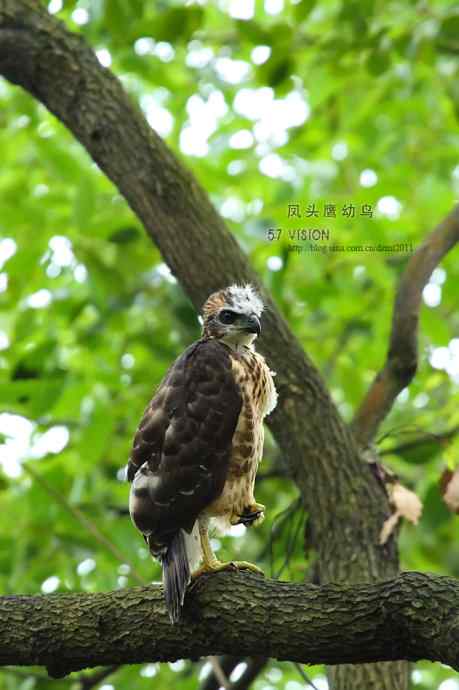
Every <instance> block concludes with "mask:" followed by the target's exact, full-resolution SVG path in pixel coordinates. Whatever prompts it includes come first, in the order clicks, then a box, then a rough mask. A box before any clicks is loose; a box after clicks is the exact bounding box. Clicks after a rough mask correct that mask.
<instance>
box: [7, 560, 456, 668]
mask: <svg viewBox="0 0 459 690" xmlns="http://www.w3.org/2000/svg"><path fill="white" fill-rule="evenodd" d="M458 610H459V582H458V581H457V580H455V579H453V578H449V577H440V576H436V575H425V574H421V573H404V574H402V575H399V576H398V577H397V578H394V579H392V580H389V581H385V582H380V583H377V584H361V585H353V586H346V585H325V586H323V587H315V586H313V585H298V584H290V583H286V582H275V581H273V580H265V579H262V578H261V577H259V576H256V575H253V574H247V573H231V572H223V573H219V574H218V575H212V576H208V577H201V578H199V580H197V582H196V583H195V585H194V586H193V587H192V589H191V591H190V592H189V593H188V595H187V599H186V602H185V610H184V614H185V615H184V620H183V622H182V623H181V624H179V625H171V624H170V623H169V619H168V616H167V613H166V610H165V607H164V602H163V591H162V587H160V586H157V585H153V586H151V587H143V588H142V587H136V588H133V589H128V590H119V591H115V592H110V593H106V594H100V593H99V594H81V593H80V594H56V595H48V596H9V597H1V598H0V616H1V620H2V625H1V627H0V664H12V663H14V664H16V665H25V664H27V665H32V664H33V665H44V666H46V667H47V668H48V672H49V673H50V675H52V676H54V677H61V676H63V675H66V674H67V673H70V672H71V671H76V670H78V669H81V668H85V667H88V666H99V665H101V664H102V665H113V664H120V663H123V664H126V663H128V664H135V663H144V662H151V661H173V660H175V659H178V658H182V657H185V658H191V659H195V658H197V657H200V656H203V655H206V656H207V655H216V654H222V653H225V652H228V651H231V652H232V653H236V654H239V655H241V656H248V655H250V656H264V657H274V658H277V659H283V660H286V659H288V660H292V661H298V662H301V663H309V664H319V663H326V664H341V663H365V662H373V661H378V660H379V661H386V660H396V659H408V660H412V661H414V660H417V659H430V660H435V661H441V662H443V663H446V664H449V665H451V666H452V667H453V668H456V669H459V645H458V640H459V618H458V615H457V612H458Z"/></svg>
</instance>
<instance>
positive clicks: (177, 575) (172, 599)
mask: <svg viewBox="0 0 459 690" xmlns="http://www.w3.org/2000/svg"><path fill="white" fill-rule="evenodd" d="M161 563H162V566H163V584H164V595H165V599H166V607H167V611H168V613H169V618H170V619H171V623H178V621H179V620H180V615H181V613H182V607H183V600H184V599H185V592H186V588H187V586H188V584H189V582H190V580H191V572H190V562H189V559H188V553H187V548H186V541H185V533H184V531H183V530H182V529H179V531H178V532H177V533H176V534H175V535H174V538H173V539H172V541H171V543H170V544H169V547H168V549H167V551H166V553H165V554H164V555H163V556H162V557H161Z"/></svg>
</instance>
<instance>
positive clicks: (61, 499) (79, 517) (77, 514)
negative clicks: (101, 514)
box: [22, 463, 147, 585]
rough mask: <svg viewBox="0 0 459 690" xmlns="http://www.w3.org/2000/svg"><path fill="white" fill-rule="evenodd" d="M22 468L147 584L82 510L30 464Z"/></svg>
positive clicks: (141, 583)
mask: <svg viewBox="0 0 459 690" xmlns="http://www.w3.org/2000/svg"><path fill="white" fill-rule="evenodd" d="M22 468H23V469H24V471H25V472H26V473H27V474H28V475H29V476H30V477H32V479H34V481H36V482H37V483H38V484H40V486H42V487H43V489H44V490H45V491H46V493H48V494H49V495H50V496H52V497H53V499H54V500H55V501H56V503H59V505H60V506H62V507H63V508H64V509H65V510H66V511H67V512H68V513H70V514H71V515H73V517H74V518H75V520H77V521H78V522H79V523H80V525H82V526H83V527H84V528H85V529H87V530H88V532H90V533H91V534H92V535H93V537H94V538H95V539H96V541H98V542H99V544H101V545H102V546H104V547H105V548H106V549H107V550H108V551H110V553H111V554H112V556H114V557H115V558H116V559H117V560H118V561H120V563H126V564H127V565H128V566H129V568H130V575H131V576H132V577H133V579H134V580H136V582H138V583H139V584H140V585H145V584H147V583H146V582H145V580H144V579H143V577H142V576H141V575H140V574H139V573H138V572H137V570H136V569H135V566H134V565H133V564H132V563H131V562H130V561H129V559H128V558H126V556H125V555H124V554H123V553H122V552H121V551H120V550H119V548H118V547H117V546H116V545H115V544H113V542H111V541H110V540H109V539H108V538H107V537H106V536H105V535H104V534H103V533H102V532H101V531H100V529H99V528H98V527H97V526H96V525H95V524H94V523H93V522H92V521H91V520H89V518H87V517H86V515H84V513H82V512H81V510H80V509H79V508H77V507H75V506H72V505H70V503H68V501H67V500H66V499H65V498H64V497H63V496H62V494H60V493H59V492H58V491H56V489H55V488H54V487H53V486H51V484H49V483H48V482H47V481H46V479H44V478H43V477H42V476H41V475H40V474H39V473H38V472H35V470H33V469H32V467H31V466H30V464H27V463H23V464H22Z"/></svg>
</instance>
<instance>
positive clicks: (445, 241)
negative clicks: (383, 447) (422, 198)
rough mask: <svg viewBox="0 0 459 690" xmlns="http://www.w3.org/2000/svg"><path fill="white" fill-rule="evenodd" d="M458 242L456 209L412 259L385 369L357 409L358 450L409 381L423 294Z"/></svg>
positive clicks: (415, 359) (414, 365)
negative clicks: (436, 269) (431, 277)
mask: <svg viewBox="0 0 459 690" xmlns="http://www.w3.org/2000/svg"><path fill="white" fill-rule="evenodd" d="M457 242H459V205H458V206H456V207H455V208H454V209H453V210H452V211H451V213H450V214H449V215H448V216H447V217H446V218H445V219H444V220H443V221H442V222H441V223H440V224H439V225H437V227H436V228H435V230H433V232H432V233H431V234H430V235H429V236H428V237H427V239H426V240H425V241H424V242H423V243H422V244H421V246H420V247H419V248H418V249H417V250H416V251H415V252H414V254H413V255H412V256H411V258H410V260H409V261H408V264H407V266H406V269H405V271H404V273H403V275H402V278H401V280H400V285H399V287H398V290H397V294H396V297H395V303H394V311H393V316H392V331H391V335H390V342H389V350H388V353H387V359H386V363H385V365H384V367H383V368H382V369H381V371H380V372H379V373H378V374H377V376H376V378H375V379H374V381H373V383H372V384H371V386H370V388H369V390H368V393H367V394H366V396H365V398H364V400H363V402H362V404H361V405H360V408H359V409H358V411H357V413H356V416H355V418H354V421H353V423H352V427H353V430H354V434H355V437H356V439H357V441H358V443H359V445H360V446H362V447H365V446H367V445H368V444H369V443H371V441H372V440H373V439H374V437H375V434H376V432H377V430H378V427H379V425H380V424H381V422H382V421H383V420H384V419H385V418H386V416H387V415H388V413H389V411H390V409H391V408H392V405H393V404H394V401H395V399H396V397H397V395H398V394H399V393H400V391H402V390H403V389H404V388H405V387H406V386H408V385H409V383H410V382H411V381H412V379H413V377H414V375H415V373H416V370H417V365H418V345H417V342H418V324H419V310H420V306H421V298H422V291H423V289H424V287H425V286H426V284H427V283H428V281H429V278H430V276H431V275H432V271H433V270H434V268H436V266H438V264H439V263H440V261H441V260H442V259H443V257H444V256H445V255H446V254H447V253H448V252H449V251H450V250H451V249H452V248H453V247H454V245H455V244H457Z"/></svg>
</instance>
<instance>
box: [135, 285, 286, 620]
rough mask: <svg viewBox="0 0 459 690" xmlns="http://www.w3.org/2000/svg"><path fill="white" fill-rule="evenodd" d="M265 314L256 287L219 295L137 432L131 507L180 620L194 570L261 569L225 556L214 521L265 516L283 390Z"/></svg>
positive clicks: (174, 616)
mask: <svg viewBox="0 0 459 690" xmlns="http://www.w3.org/2000/svg"><path fill="white" fill-rule="evenodd" d="M262 311H263V303H262V301H261V299H260V297H259V296H258V294H257V292H256V291H255V289H254V288H253V287H252V285H250V284H249V285H231V286H230V287H227V288H225V289H223V290H220V291H219V292H215V293H213V294H212V295H210V297H209V298H208V299H207V301H206V302H205V304H204V307H203V314H202V319H203V331H202V336H201V338H200V339H199V340H197V341H196V342H194V343H193V344H192V345H190V346H189V347H188V348H187V349H186V350H185V351H184V352H183V354H182V355H181V356H180V357H179V358H178V359H177V360H176V361H175V362H174V363H173V365H172V366H171V368H170V369H169V371H168V372H167V374H166V376H165V378H164V379H163V381H162V382H161V384H160V386H159V388H158V389H157V391H156V394H155V395H154V397H153V399H152V400H151V402H150V404H149V405H148V407H147V409H146V411H145V413H144V416H143V418H142V420H141V422H140V425H139V428H138V430H137V433H136V435H135V438H134V442H133V448H132V452H131V456H130V458H129V463H128V470H127V474H128V479H129V481H131V482H132V486H131V492H130V499H129V509H130V514H131V518H132V521H133V523H134V525H135V526H136V527H137V528H138V529H139V530H140V532H142V534H143V536H144V538H145V541H146V542H147V544H148V547H149V549H150V552H151V554H152V555H153V556H155V557H156V558H158V559H159V560H160V562H161V564H162V569H163V583H164V590H165V599H166V605H167V609H168V612H169V617H170V619H171V621H172V622H173V623H175V622H177V621H178V620H179V619H180V615H181V611H182V607H183V601H184V596H185V591H186V588H187V586H188V584H189V582H190V581H191V578H192V577H195V576H197V575H199V574H201V573H203V572H213V571H218V570H222V569H224V568H228V567H235V568H247V569H250V570H255V571H258V572H260V571H259V569H258V568H257V567H256V566H254V565H253V564H251V563H247V562H245V561H242V562H241V561H240V562H230V563H221V562H220V561H218V560H217V558H216V557H215V554H214V553H213V551H212V548H211V545H210V541H209V536H208V528H209V523H210V522H214V521H215V522H217V523H219V526H220V527H223V528H228V527H229V526H231V525H236V524H244V525H253V524H256V523H259V522H261V520H262V519H263V518H264V509H265V507H264V506H263V505H261V504H260V503H257V502H256V501H255V498H254V483H255V475H256V472H257V467H258V464H259V462H260V460H261V456H262V453H263V439H264V431H263V418H264V417H265V416H266V415H267V414H269V413H270V412H271V411H272V410H273V409H274V407H275V405H276V401H277V394H276V389H275V386H274V382H273V378H272V376H273V372H271V371H270V369H269V367H268V366H267V364H266V362H265V360H264V358H263V357H262V355H260V354H258V353H257V352H256V351H255V348H254V340H255V338H256V337H257V335H259V334H260V329H261V327H260V317H261V313H262ZM201 560H202V566H201V567H200V568H198V569H197V570H195V569H196V568H197V566H198V565H199V564H200V562H201ZM193 571H195V572H193Z"/></svg>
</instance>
